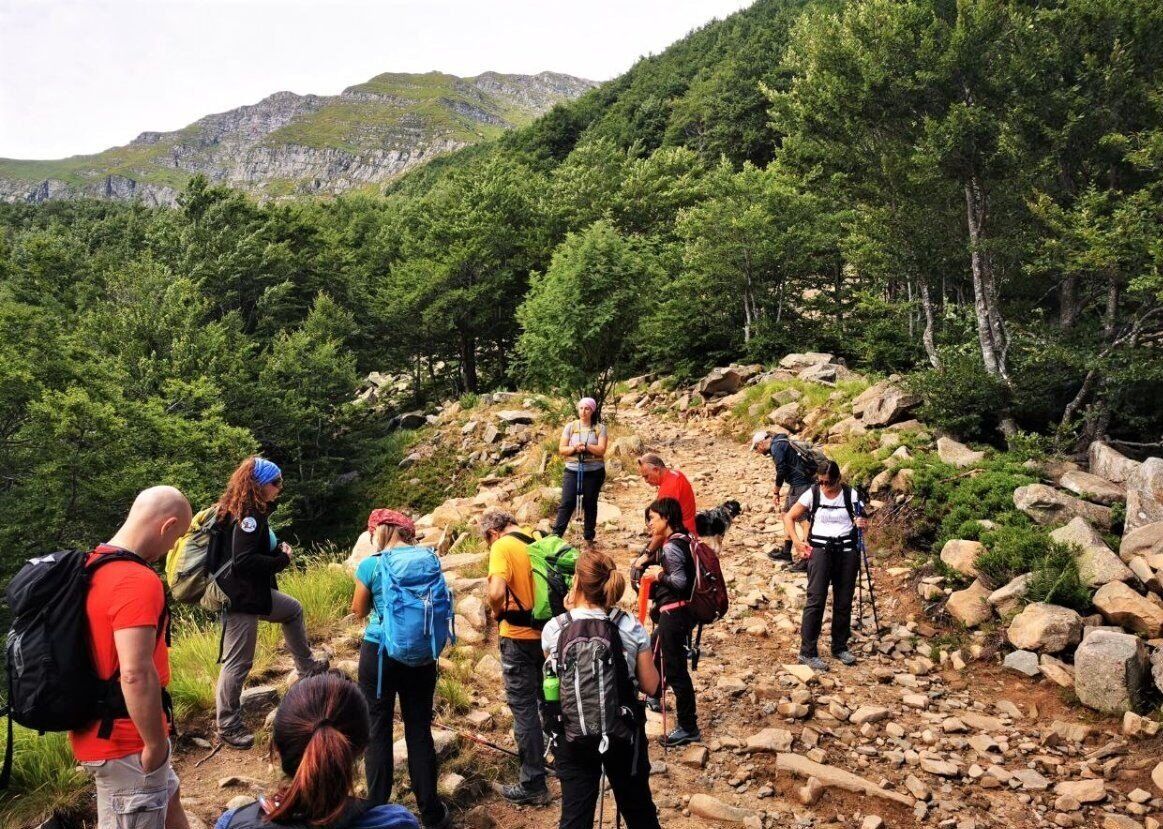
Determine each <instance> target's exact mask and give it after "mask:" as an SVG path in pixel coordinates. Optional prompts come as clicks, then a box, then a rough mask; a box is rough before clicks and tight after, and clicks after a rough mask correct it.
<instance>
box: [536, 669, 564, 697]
mask: <svg viewBox="0 0 1163 829" xmlns="http://www.w3.org/2000/svg"><path fill="white" fill-rule="evenodd" d="M541 693H542V695H544V697H545V701H546V702H561V680H560V679H558V678H557V677H556V676H554V675H553V674H546V676H545V679H544V680H542V682H541Z"/></svg>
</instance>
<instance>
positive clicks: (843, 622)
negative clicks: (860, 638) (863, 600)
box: [783, 461, 868, 671]
mask: <svg viewBox="0 0 1163 829" xmlns="http://www.w3.org/2000/svg"><path fill="white" fill-rule="evenodd" d="M863 508H864V504H863V503H861V501H860V496H859V495H857V493H856V491H855V490H854V489H852V487H850V486H847V485H845V484H844V483H843V482H842V481H841V480H840V466H839V464H837V463H836V462H835V461H829V462H828V463H827V464H822V465H821V466H820V469H819V470H818V474H817V476H816V483H815V484H814V485H813V486H812V488H811V489H809V490H808V491H807V492H805V493H804V494H803V495H801V496H800V498H799V500H798V501H796V503H795V505H794V506H793V507H792V508H791V509H790V510H788V511H787V512H785V513H784V514H783V527H784V531H785V532H786V533H787V537H788V538H790V539H791V540H792V546H793V547H795V551H796V553H797V555H799V557H800V558H802V559H806V560H807V562H808V595H807V602H806V603H805V604H804V615H803V620H802V622H801V624H800V636H801V644H800V653H799V661H800V662H801V663H803V664H805V665H809V666H811V668H812V670H815V671H826V670H828V665H827V663H826V662H824V660H823V659H821V658H820V654H819V650H818V648H817V644H816V643H817V640H818V639H819V638H820V628H821V627H822V626H823V621H824V605H825V604H827V601H828V585H831V586H832V655H833V656H834V657H835V658H836V659H838V660H840V662H842V663H843V664H845V665H852V664H855V662H856V657H855V656H853V654H852V652H851V651H850V650H848V639H849V638H850V637H851V635H852V596H853V594H854V593H855V592H856V579H857V578H859V577H860V551H859V549H858V544H857V530H858V529H860V530H863V529H864V528H865V527H867V526H868V520H867V519H866V518H864V517H863ZM805 520H806V521H809V522H810V523H809V528H808V538H807V540H804V539H802V538H801V537H800V535H799V526H800V523H799V522H801V521H805Z"/></svg>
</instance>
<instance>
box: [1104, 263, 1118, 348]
mask: <svg viewBox="0 0 1163 829" xmlns="http://www.w3.org/2000/svg"><path fill="white" fill-rule="evenodd" d="M1118 318H1119V280H1118V277H1117V276H1115V274H1113V273H1111V274H1108V275H1107V279H1106V308H1105V309H1103V314H1102V335H1103V336H1104V337H1106V338H1107V339H1108V340H1113V339H1114V338H1115V324H1116V323H1117V322H1118Z"/></svg>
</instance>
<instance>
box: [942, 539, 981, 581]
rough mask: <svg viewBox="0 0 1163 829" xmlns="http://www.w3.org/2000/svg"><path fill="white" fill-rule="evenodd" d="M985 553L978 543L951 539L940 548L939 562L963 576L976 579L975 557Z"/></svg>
mask: <svg viewBox="0 0 1163 829" xmlns="http://www.w3.org/2000/svg"><path fill="white" fill-rule="evenodd" d="M983 552H985V547H983V546H982V544H981V542H980V541H963V540H961V539H957V538H955V539H952V540H950V541H946V542H945V546H944V547H942V548H941V561H943V562H944V563H945V564H946V565H948V566H949V567H952V568H953V569H954V570H956V571H957V572H958V573H960V574H961V575H963V576H971V577H973V578H977V557H978V556H979V555H981V554H982V553H983Z"/></svg>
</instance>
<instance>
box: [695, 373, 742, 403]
mask: <svg viewBox="0 0 1163 829" xmlns="http://www.w3.org/2000/svg"><path fill="white" fill-rule="evenodd" d="M744 382H745V380H744V375H743V372H742V371H740V370H739V367H738V366H723V367H722V368H713V369H711V372H710V373H709V374H708V375H707V376H706V377H704V378H703V379H702V380H700V381H699V382H698V384H697V385H696V386H695V391H697V392H698V393H699V394H701V395H702V396H703V397H722V396H723V395H725V394H734V393H735V392H737V391H739V389H740V388H742V386H743V383H744Z"/></svg>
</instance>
